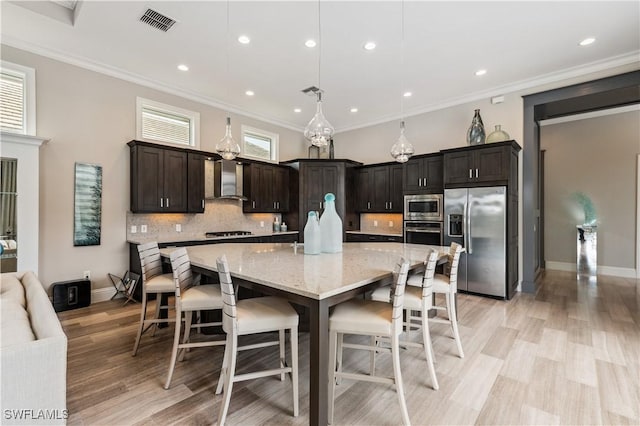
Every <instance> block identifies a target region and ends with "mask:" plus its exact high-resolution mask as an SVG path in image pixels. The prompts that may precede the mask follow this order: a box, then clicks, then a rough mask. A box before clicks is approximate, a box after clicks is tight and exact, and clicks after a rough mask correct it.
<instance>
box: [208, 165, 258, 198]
mask: <svg viewBox="0 0 640 426" xmlns="http://www.w3.org/2000/svg"><path fill="white" fill-rule="evenodd" d="M204 177H205V181H204V182H205V184H204V195H205V198H206V199H208V200H212V199H213V200H215V199H232V200H242V201H247V197H245V196H243V195H242V163H238V162H236V161H233V160H215V161H214V160H206V161H205V162H204Z"/></svg>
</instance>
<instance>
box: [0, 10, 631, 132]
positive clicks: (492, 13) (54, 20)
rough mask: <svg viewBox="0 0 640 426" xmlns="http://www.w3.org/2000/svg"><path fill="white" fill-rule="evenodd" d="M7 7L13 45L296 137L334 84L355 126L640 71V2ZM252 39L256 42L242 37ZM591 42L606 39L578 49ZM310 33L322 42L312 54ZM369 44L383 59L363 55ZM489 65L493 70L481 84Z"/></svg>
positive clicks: (336, 103)
mask: <svg viewBox="0 0 640 426" xmlns="http://www.w3.org/2000/svg"><path fill="white" fill-rule="evenodd" d="M227 6H228V8H229V13H228V15H227ZM318 7H320V15H318ZM403 7H404V14H403V13H402V8H403ZM1 8H2V9H1V12H2V13H1V15H2V21H1V24H2V25H1V35H2V42H3V43H5V44H8V45H11V46H15V47H18V48H22V49H25V50H29V51H32V52H35V53H39V54H43V55H46V56H49V57H52V58H55V59H60V60H64V61H67V62H70V63H73V64H76V65H80V66H83V67H87V68H89V69H94V70H98V71H101V72H105V73H107V74H110V75H114V76H117V77H121V78H125V79H128V80H131V81H134V82H137V83H142V84H146V85H150V86H152V87H156V88H159V89H162V90H166V91H169V92H172V93H176V94H180V95H182V96H185V97H187V98H190V99H194V100H197V101H200V102H204V103H206V104H210V105H214V106H219V107H222V108H225V109H228V110H230V111H232V112H236V113H242V114H245V115H249V116H252V117H255V118H259V119H262V120H266V121H269V122H272V123H275V124H278V125H282V126H285V127H288V128H292V129H302V128H303V127H304V126H305V124H306V123H307V122H308V121H309V120H310V119H311V117H312V116H313V114H314V112H315V98H314V97H310V96H308V95H305V94H303V93H302V92H301V90H302V89H304V88H307V87H309V86H319V87H320V88H321V89H323V90H324V95H323V107H324V113H325V116H326V117H327V119H328V120H329V121H330V122H331V123H332V124H333V126H334V127H335V128H336V130H337V131H343V130H348V129H353V128H358V127H362V126H366V125H371V124H374V123H380V122H385V121H389V120H394V119H397V118H399V117H400V116H401V115H402V114H404V115H414V114H418V113H421V112H425V111H430V110H435V109H439V108H443V107H446V106H450V105H455V104H457V103H462V102H469V101H472V100H477V99H486V98H488V97H490V96H496V95H501V94H504V93H507V92H510V91H514V90H521V89H526V88H528V87H534V86H536V85H539V84H542V83H549V82H553V81H559V80H561V79H564V78H567V77H574V76H577V75H580V74H584V73H587V72H593V71H599V70H602V69H607V68H611V67H615V66H621V65H628V64H633V63H638V66H639V67H640V2H638V1H624V2H614V1H587V2H577V1H569V2H560V1H553V2H539V1H534V2H521V1H512V2H505V1H502V2H484V1H472V2H458V1H453V2H445V1H442V2H435V1H405V2H404V3H402V2H400V1H386V2H385V1H354V2H344V1H322V2H321V3H318V2H315V1H288V2H272V1H257V2H248V1H231V2H229V3H227V2H222V1H216V2H213V1H195V2H190V1H179V2H177V1H176V2H173V1H145V2H134V1H104V2H103V1H77V2H76V1H66V2H63V1H59V2H7V1H2V2H1ZM74 8H75V9H74ZM147 8H152V9H154V10H155V11H157V12H159V13H162V14H164V15H166V16H168V17H170V18H173V19H174V20H176V21H177V22H176V23H175V24H174V25H173V27H172V28H171V29H169V31H167V32H163V31H160V30H158V29H155V28H152V27H150V26H148V25H146V24H143V23H142V22H140V21H139V19H140V17H141V16H142V14H143V13H144V12H145V11H146V10H147ZM403 16H404V25H403V24H402V21H403V20H402V17H403ZM227 18H228V21H229V29H228V30H227ZM319 22H320V28H321V31H320V36H321V37H320V40H318V39H319V37H318V36H319V32H318V25H319ZM403 28H404V43H402V39H403V37H402V33H403V31H402V30H403ZM240 35H247V36H249V37H250V38H251V42H250V43H249V44H241V43H239V42H238V40H237V39H238V36H240ZM587 37H595V38H596V41H595V43H593V44H591V45H589V46H584V47H583V46H579V45H578V43H579V42H580V41H581V40H583V39H585V38H587ZM307 39H315V40H316V41H320V42H319V43H318V45H317V46H316V47H315V48H308V47H305V44H304V43H305V41H306V40H307ZM227 40H228V42H227ZM370 40H371V41H375V43H376V44H377V47H376V49H375V50H373V51H367V50H365V49H363V45H364V43H365V42H366V41H370ZM403 45H404V47H403V48H402V46H403ZM319 60H320V61H319ZM319 62H320V67H319ZM179 64H185V65H187V66H188V67H189V71H186V72H185V71H180V70H178V69H177V66H178V65H179ZM479 69H485V70H487V72H486V74H485V75H483V76H476V75H475V72H476V71H477V70H479ZM319 70H320V72H319ZM247 90H251V91H253V92H254V93H255V94H254V95H253V96H247V95H246V94H245V92H246V91H247ZM406 91H410V92H412V96H411V97H408V98H405V97H403V96H402V93H404V92H406ZM294 108H299V109H300V110H301V112H294ZM351 108H357V109H358V111H357V112H351V111H350V110H351Z"/></svg>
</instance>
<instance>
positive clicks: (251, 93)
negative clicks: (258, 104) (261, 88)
mask: <svg viewBox="0 0 640 426" xmlns="http://www.w3.org/2000/svg"><path fill="white" fill-rule="evenodd" d="M244 94H245V95H247V96H253V95H255V93H253V90H247V91H246V92H244Z"/></svg>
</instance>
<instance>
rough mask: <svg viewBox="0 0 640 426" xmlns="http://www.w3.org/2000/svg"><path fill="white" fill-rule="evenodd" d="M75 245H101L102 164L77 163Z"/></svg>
mask: <svg viewBox="0 0 640 426" xmlns="http://www.w3.org/2000/svg"><path fill="white" fill-rule="evenodd" d="M73 219H74V220H73V245H74V246H99V245H100V231H101V222H102V166H98V165H95V164H85V163H76V165H75V195H74V218H73Z"/></svg>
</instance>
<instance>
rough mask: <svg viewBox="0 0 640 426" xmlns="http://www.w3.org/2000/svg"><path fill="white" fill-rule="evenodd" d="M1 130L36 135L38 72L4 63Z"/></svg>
mask: <svg viewBox="0 0 640 426" xmlns="http://www.w3.org/2000/svg"><path fill="white" fill-rule="evenodd" d="M0 128H1V129H2V131H5V132H11V133H18V134H22V135H35V134H36V70H34V69H33V68H29V67H23V66H22V65H17V64H12V63H11V62H6V61H2V69H1V71H0Z"/></svg>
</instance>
